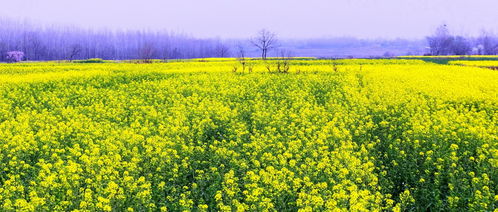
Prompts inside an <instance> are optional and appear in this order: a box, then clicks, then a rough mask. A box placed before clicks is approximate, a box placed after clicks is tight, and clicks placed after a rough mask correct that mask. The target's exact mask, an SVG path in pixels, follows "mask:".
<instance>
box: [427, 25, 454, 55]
mask: <svg viewBox="0 0 498 212" xmlns="http://www.w3.org/2000/svg"><path fill="white" fill-rule="evenodd" d="M453 40H454V37H453V36H452V35H450V32H449V31H448V27H447V26H446V24H443V25H441V26H439V27H438V28H437V29H436V32H435V33H434V35H432V36H428V37H427V41H428V43H429V48H430V53H431V55H448V54H451V47H452V45H453Z"/></svg>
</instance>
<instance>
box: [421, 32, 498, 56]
mask: <svg viewBox="0 0 498 212" xmlns="http://www.w3.org/2000/svg"><path fill="white" fill-rule="evenodd" d="M427 42H428V44H429V54H430V55H469V54H477V55H496V54H498V37H497V36H495V35H493V34H492V33H490V32H487V31H482V32H481V35H480V36H478V37H477V38H469V37H463V36H454V35H452V34H451V33H450V31H449V30H448V26H447V25H441V26H439V27H438V28H437V29H436V31H435V32H434V34H433V35H431V36H428V37H427Z"/></svg>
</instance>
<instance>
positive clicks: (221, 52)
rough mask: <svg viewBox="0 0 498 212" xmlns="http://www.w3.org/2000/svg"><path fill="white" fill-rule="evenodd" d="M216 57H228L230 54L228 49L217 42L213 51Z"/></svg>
mask: <svg viewBox="0 0 498 212" xmlns="http://www.w3.org/2000/svg"><path fill="white" fill-rule="evenodd" d="M214 51H215V55H216V57H228V56H229V54H230V48H228V46H227V45H225V44H223V43H222V42H217V43H216V47H215V49H214Z"/></svg>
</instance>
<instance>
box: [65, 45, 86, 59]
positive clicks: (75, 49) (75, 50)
mask: <svg viewBox="0 0 498 212" xmlns="http://www.w3.org/2000/svg"><path fill="white" fill-rule="evenodd" d="M82 50H83V48H82V47H81V45H80V44H73V45H71V46H70V47H69V57H68V59H69V61H72V60H74V59H75V57H76V56H78V55H79V54H80V53H81V51H82Z"/></svg>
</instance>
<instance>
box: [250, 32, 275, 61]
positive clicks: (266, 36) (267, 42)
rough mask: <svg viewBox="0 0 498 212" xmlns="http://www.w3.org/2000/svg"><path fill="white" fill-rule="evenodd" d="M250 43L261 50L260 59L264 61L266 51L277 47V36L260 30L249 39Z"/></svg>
mask: <svg viewBox="0 0 498 212" xmlns="http://www.w3.org/2000/svg"><path fill="white" fill-rule="evenodd" d="M251 43H252V45H254V46H255V47H257V48H258V49H259V50H261V58H262V59H263V60H266V56H267V54H268V51H269V50H271V49H274V48H276V47H277V35H276V34H275V33H273V32H270V31H268V30H266V29H262V30H261V31H259V32H258V34H257V35H256V37H254V38H252V39H251Z"/></svg>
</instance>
